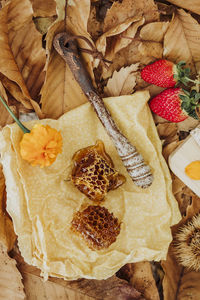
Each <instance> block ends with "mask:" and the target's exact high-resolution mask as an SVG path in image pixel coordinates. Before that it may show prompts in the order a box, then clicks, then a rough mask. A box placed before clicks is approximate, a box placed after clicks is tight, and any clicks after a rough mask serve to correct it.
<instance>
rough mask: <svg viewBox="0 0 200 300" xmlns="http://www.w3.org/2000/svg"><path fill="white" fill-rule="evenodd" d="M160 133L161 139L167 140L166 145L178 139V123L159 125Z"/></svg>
mask: <svg viewBox="0 0 200 300" xmlns="http://www.w3.org/2000/svg"><path fill="white" fill-rule="evenodd" d="M157 130H158V134H159V137H160V139H161V140H165V143H164V145H166V144H170V143H171V142H174V141H178V139H179V138H178V133H177V132H178V126H177V123H168V122H166V123H161V124H158V125H157Z"/></svg>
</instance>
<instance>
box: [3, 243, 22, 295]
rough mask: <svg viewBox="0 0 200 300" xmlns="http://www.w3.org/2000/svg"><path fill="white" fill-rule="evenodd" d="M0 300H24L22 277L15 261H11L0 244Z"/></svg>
mask: <svg viewBox="0 0 200 300" xmlns="http://www.w3.org/2000/svg"><path fill="white" fill-rule="evenodd" d="M0 266H1V268H0V300H5V299H6V300H13V299H15V300H21V299H25V294H24V290H23V284H22V281H21V279H22V277H21V275H20V273H19V271H18V270H17V267H16V261H15V260H14V259H11V258H10V257H9V256H8V254H7V251H6V248H5V247H4V246H3V245H2V244H1V243H0Z"/></svg>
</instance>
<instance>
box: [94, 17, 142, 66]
mask: <svg viewBox="0 0 200 300" xmlns="http://www.w3.org/2000/svg"><path fill="white" fill-rule="evenodd" d="M143 22H144V19H143V18H141V17H138V16H136V17H135V16H134V17H132V18H129V19H127V20H125V21H124V22H123V23H120V24H118V25H116V26H115V27H113V28H111V29H110V30H108V31H106V32H105V33H104V34H103V35H102V36H101V37H100V38H99V39H98V40H97V42H96V47H97V50H98V51H99V52H101V53H102V54H103V55H104V56H105V57H106V58H107V59H109V60H111V59H113V57H114V55H115V54H116V53H117V52H118V51H119V50H120V49H123V48H125V47H126V46H127V45H128V44H130V43H131V41H132V40H131V39H133V38H134V37H135V34H136V32H137V29H138V27H139V26H140V25H141V24H143ZM121 33H123V35H124V36H125V37H126V38H122V37H121V35H120V34H121ZM111 37H114V38H113V39H112V40H111ZM127 37H130V38H131V39H130V38H129V39H127ZM108 38H109V42H108V43H107V39H108ZM107 44H108V47H109V49H108V50H107ZM98 63H99V62H96V64H95V67H97V66H98Z"/></svg>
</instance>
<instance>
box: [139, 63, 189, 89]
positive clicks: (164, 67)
mask: <svg viewBox="0 0 200 300" xmlns="http://www.w3.org/2000/svg"><path fill="white" fill-rule="evenodd" d="M183 66H185V62H183V61H181V62H179V63H178V64H176V65H175V64H174V63H173V62H171V61H169V60H166V59H159V60H157V61H155V62H154V63H152V64H150V65H147V66H146V67H144V68H143V69H142V71H141V77H142V79H143V80H144V81H146V82H149V83H152V84H155V85H157V86H161V87H174V86H175V85H176V84H177V83H179V82H182V83H183V84H184V85H187V82H188V81H192V80H191V79H190V78H188V76H189V73H190V69H189V68H185V69H183Z"/></svg>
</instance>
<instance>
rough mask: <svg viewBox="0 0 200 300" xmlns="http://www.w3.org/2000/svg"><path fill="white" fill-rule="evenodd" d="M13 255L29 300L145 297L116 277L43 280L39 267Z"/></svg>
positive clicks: (137, 299)
mask: <svg viewBox="0 0 200 300" xmlns="http://www.w3.org/2000/svg"><path fill="white" fill-rule="evenodd" d="M14 257H15V259H16V260H17V261H18V267H19V270H20V272H21V274H22V276H23V282H24V288H25V292H26V295H27V297H28V299H29V300H34V299H40V300H45V299H49V300H51V299H52V300H54V299H57V298H58V296H59V297H60V298H61V299H66V298H67V299H77V300H93V299H99V300H101V299H105V300H112V299H116V300H128V299H132V300H145V299H144V298H143V297H142V296H141V293H140V292H138V291H137V290H136V289H135V288H134V287H133V286H131V285H130V284H128V283H127V282H126V281H125V280H122V279H119V278H117V277H116V276H112V277H110V278H108V279H106V280H88V279H79V280H75V281H66V280H63V279H59V278H49V280H48V281H46V282H44V280H43V278H41V277H40V271H39V270H38V269H37V268H35V267H33V266H30V265H28V264H26V263H25V262H24V261H23V259H22V258H21V257H20V256H19V255H18V254H15V255H14Z"/></svg>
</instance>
